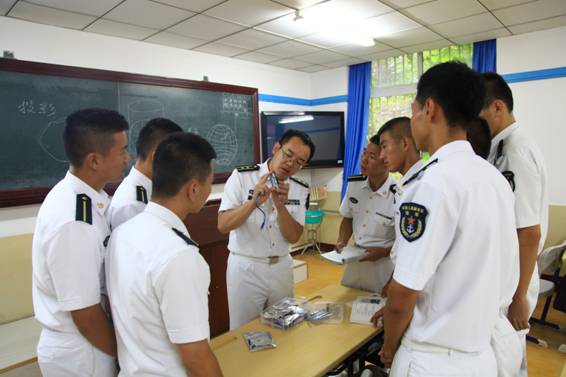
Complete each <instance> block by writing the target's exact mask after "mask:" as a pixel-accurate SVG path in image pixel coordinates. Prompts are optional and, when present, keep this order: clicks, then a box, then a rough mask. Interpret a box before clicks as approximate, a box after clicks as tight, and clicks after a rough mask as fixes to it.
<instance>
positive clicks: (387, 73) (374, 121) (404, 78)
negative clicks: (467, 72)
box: [367, 43, 473, 139]
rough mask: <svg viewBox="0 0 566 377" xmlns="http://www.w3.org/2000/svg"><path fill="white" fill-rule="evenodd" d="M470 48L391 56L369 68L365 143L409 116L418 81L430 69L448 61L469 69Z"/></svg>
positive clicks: (470, 45) (452, 47) (470, 63)
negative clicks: (390, 123) (392, 121)
mask: <svg viewBox="0 0 566 377" xmlns="http://www.w3.org/2000/svg"><path fill="white" fill-rule="evenodd" d="M472 50H473V48H472V44H471V43H469V44H465V45H454V46H449V47H443V48H438V49H434V50H426V51H423V52H419V53H416V52H415V53H411V54H405V55H401V56H393V57H389V58H384V59H380V60H377V61H374V62H373V64H372V78H371V89H372V93H371V99H370V114H369V124H368V132H367V136H368V139H369V138H370V137H371V136H373V135H375V134H376V133H377V131H378V130H379V128H380V127H381V126H382V125H383V123H385V122H386V121H388V120H389V119H391V118H395V117H399V116H408V117H410V116H411V103H412V102H413V98H414V97H415V94H416V92H417V82H418V81H419V77H420V76H421V75H422V73H423V72H425V71H426V70H427V69H429V68H430V67H432V66H434V65H436V64H439V63H444V62H447V61H450V60H459V61H461V62H463V63H466V64H467V65H468V66H470V67H471V66H472Z"/></svg>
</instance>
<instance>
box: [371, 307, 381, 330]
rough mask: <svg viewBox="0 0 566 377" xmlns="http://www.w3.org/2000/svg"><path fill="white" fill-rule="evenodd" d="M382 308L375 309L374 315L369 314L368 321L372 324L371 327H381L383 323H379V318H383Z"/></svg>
mask: <svg viewBox="0 0 566 377" xmlns="http://www.w3.org/2000/svg"><path fill="white" fill-rule="evenodd" d="M383 309H384V308H381V309H379V310H378V311H376V312H375V313H374V315H372V316H371V318H370V320H369V321H370V322H371V323H372V324H373V327H381V326H383V324H382V323H380V322H381V319H382V318H383Z"/></svg>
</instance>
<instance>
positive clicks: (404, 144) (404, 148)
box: [401, 136, 409, 151]
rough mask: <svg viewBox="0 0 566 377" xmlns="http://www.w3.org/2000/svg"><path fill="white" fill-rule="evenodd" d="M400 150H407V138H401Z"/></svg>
mask: <svg viewBox="0 0 566 377" xmlns="http://www.w3.org/2000/svg"><path fill="white" fill-rule="evenodd" d="M401 149H403V150H404V151H407V150H408V149H409V138H408V137H407V136H401Z"/></svg>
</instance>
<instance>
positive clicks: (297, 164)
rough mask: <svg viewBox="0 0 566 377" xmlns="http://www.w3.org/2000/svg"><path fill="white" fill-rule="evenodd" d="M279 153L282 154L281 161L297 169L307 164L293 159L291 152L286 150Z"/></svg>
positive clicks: (282, 149)
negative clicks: (289, 163)
mask: <svg viewBox="0 0 566 377" xmlns="http://www.w3.org/2000/svg"><path fill="white" fill-rule="evenodd" d="M281 152H283V160H285V161H286V162H291V163H292V164H293V166H295V167H297V168H302V167H304V166H305V165H306V164H307V162H306V161H305V160H302V159H298V158H295V156H294V154H293V152H291V151H290V150H288V149H284V148H281Z"/></svg>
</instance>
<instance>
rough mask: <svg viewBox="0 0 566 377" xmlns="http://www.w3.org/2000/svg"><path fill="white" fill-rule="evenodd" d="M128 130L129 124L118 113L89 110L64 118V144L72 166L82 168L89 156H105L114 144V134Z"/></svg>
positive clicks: (96, 109)
mask: <svg viewBox="0 0 566 377" xmlns="http://www.w3.org/2000/svg"><path fill="white" fill-rule="evenodd" d="M127 129H128V122H127V121H126V119H125V118H124V117H123V116H122V115H121V114H120V113H118V112H117V111H114V110H107V109H99V108H90V109H82V110H78V111H75V112H74V113H72V114H71V115H69V116H68V117H67V120H66V125H65V131H64V132H63V142H64V144H65V153H66V154H67V157H68V159H69V162H70V163H71V165H74V166H81V165H82V163H83V161H84V158H85V157H86V156H87V155H88V154H89V153H93V152H96V153H100V154H103V155H105V154H106V153H107V152H108V151H109V150H110V148H112V146H113V145H114V139H113V135H114V134H115V133H117V132H124V131H126V130H127Z"/></svg>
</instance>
